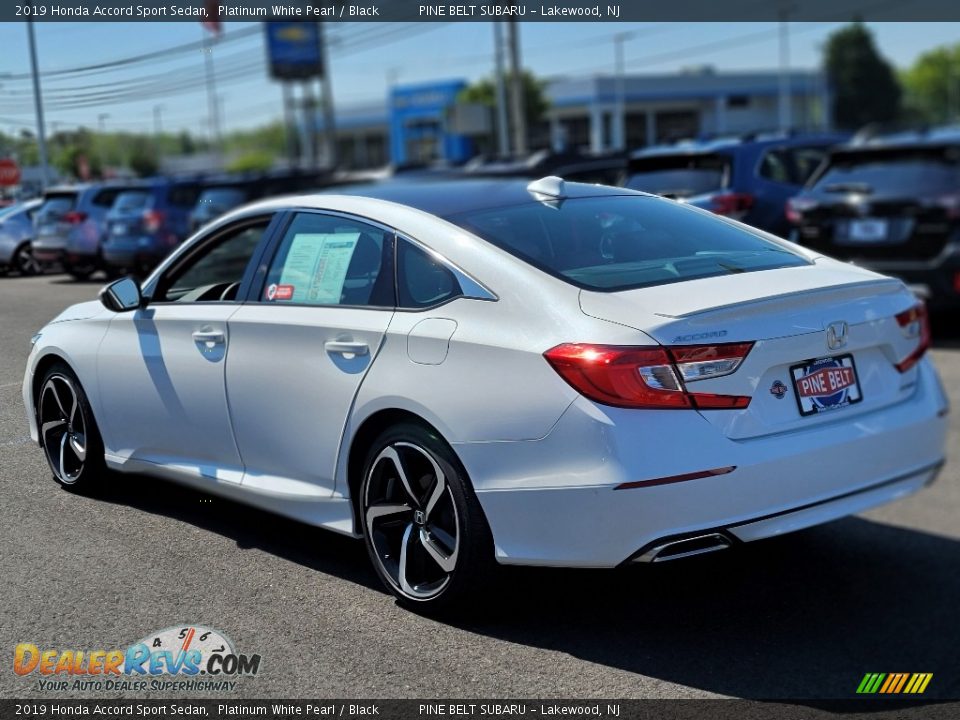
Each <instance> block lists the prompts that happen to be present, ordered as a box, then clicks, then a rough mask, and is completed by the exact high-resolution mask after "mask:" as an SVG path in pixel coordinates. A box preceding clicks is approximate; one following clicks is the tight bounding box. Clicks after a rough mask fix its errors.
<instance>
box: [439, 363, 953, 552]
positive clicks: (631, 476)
mask: <svg viewBox="0 0 960 720" xmlns="http://www.w3.org/2000/svg"><path fill="white" fill-rule="evenodd" d="M921 366H922V367H921V370H920V373H919V379H918V383H917V389H916V392H915V393H914V394H913V395H912V396H911V398H910V399H909V400H906V401H904V402H902V403H899V404H898V405H896V406H893V407H888V408H884V409H881V410H877V411H875V412H873V413H869V414H864V415H859V416H858V417H857V418H856V421H854V422H843V420H842V417H840V416H838V419H837V421H836V422H830V423H825V424H822V425H818V426H817V427H815V428H809V429H803V430H799V431H794V432H789V433H782V434H778V435H776V436H769V437H760V438H755V439H751V440H740V441H734V440H730V439H729V438H727V437H726V436H725V435H723V434H722V433H721V432H719V431H718V430H717V429H716V428H715V427H713V426H712V425H711V424H710V423H709V422H707V421H706V420H704V419H703V418H702V417H701V416H700V415H698V414H697V413H694V412H686V411H677V412H665V411H630V410H619V409H615V408H606V407H600V406H596V405H593V404H591V403H589V402H586V401H583V400H577V401H576V402H575V403H574V404H573V405H571V407H570V408H569V409H568V410H567V412H566V413H565V414H564V416H563V417H562V418H561V419H560V421H559V422H558V423H557V425H556V426H555V427H554V429H553V430H552V431H551V433H550V434H549V435H547V437H545V438H543V439H542V440H539V441H533V442H526V443H463V444H458V445H456V446H455V449H456V451H457V452H458V454H459V455H460V458H461V460H462V461H463V463H464V465H465V466H466V468H467V471H468V472H469V473H470V475H471V478H472V480H473V483H474V487H475V489H476V492H477V496H478V498H479V500H480V503H481V505H482V506H483V508H484V511H485V512H486V515H487V519H488V521H489V523H490V527H491V530H492V532H493V536H494V541H495V544H496V551H497V559H498V560H499V561H500V562H501V563H506V564H529V565H556V566H576V567H612V566H616V565H619V564H621V563H623V562H625V561H629V560H632V559H635V558H636V557H638V556H639V555H642V554H644V552H646V550H648V549H649V548H651V547H652V546H655V545H656V544H658V543H663V542H664V541H665V540H668V539H671V538H676V537H686V536H692V535H697V534H703V533H705V532H710V531H715V530H719V531H721V532H722V533H723V534H724V535H725V536H726V537H729V538H731V540H733V541H751V540H756V539H759V538H763V537H769V536H771V535H778V534H782V533H785V532H790V531H793V530H798V529H801V528H805V527H809V526H811V525H816V524H818V523H822V522H827V521H829V520H833V519H836V518H839V517H843V516H845V515H849V514H851V513H856V512H860V511H862V510H865V509H867V508H869V507H874V506H876V505H880V504H883V503H886V502H890V501H891V500H895V499H897V498H899V497H903V496H904V495H907V494H909V493H912V492H914V491H916V490H919V489H920V488H922V487H923V486H924V485H925V484H927V483H929V482H932V480H933V479H934V478H935V477H936V471H937V469H938V467H939V465H940V464H941V463H942V460H943V457H944V446H945V441H946V432H947V418H946V406H947V401H946V398H945V397H944V395H943V391H942V388H941V386H940V384H939V381H938V379H937V377H936V373H935V371H934V370H933V367H932V365H930V363H929V360H924V361H922V363H921ZM492 446H499V447H492ZM730 466H735V467H736V469H735V470H733V471H732V472H729V473H726V474H722V475H713V476H707V477H700V478H697V479H689V480H683V481H677V482H669V483H664V484H657V485H648V486H645V487H639V488H633V489H621V490H616V489H614V488H615V487H616V486H617V485H619V484H621V483H624V482H633V481H638V480H649V479H656V478H675V477H676V476H683V475H686V474H691V473H697V472H699V471H703V470H709V469H713V468H724V467H730Z"/></svg>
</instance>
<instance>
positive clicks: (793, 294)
mask: <svg viewBox="0 0 960 720" xmlns="http://www.w3.org/2000/svg"><path fill="white" fill-rule="evenodd" d="M868 287H876V288H883V289H884V292H883V293H882V294H891V295H892V294H894V293H897V292H900V291H902V290H903V289H904V285H903V283H902V282H901V281H899V280H897V279H896V278H887V279H881V280H865V281H857V282H851V283H844V284H842V285H827V286H825V287H819V288H810V289H808V290H791V291H789V292H785V293H778V294H776V295H767V296H765V297H761V298H755V299H751V300H739V301H737V302H732V303H727V304H725V305H713V306H711V307H709V308H702V309H700V310H693V311H691V312H688V313H683V314H679V315H670V314H668V313H665V312H656V311H654V312H652V313H651V314H652V315H656V316H657V317H662V318H668V319H670V320H683V319H687V318H693V317H697V316H698V315H707V314H711V313H715V312H719V311H725V310H733V309H736V308H739V307H745V306H748V305H762V304H765V303H773V302H781V301H783V300H784V299H785V298H799V297H804V296H812V295H818V294H820V293H822V292H824V291H832V290H843V291H853V290H859V289H864V288H868Z"/></svg>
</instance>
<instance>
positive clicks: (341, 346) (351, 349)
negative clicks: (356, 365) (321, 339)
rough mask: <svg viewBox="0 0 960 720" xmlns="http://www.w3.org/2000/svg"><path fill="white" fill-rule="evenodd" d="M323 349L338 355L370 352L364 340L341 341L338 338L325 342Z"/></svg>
mask: <svg viewBox="0 0 960 720" xmlns="http://www.w3.org/2000/svg"><path fill="white" fill-rule="evenodd" d="M323 349H324V350H326V351H327V352H328V353H337V354H339V355H366V354H367V353H369V352H370V346H369V345H367V344H366V343H364V342H342V341H340V340H330V341H328V342H325V343H324V344H323Z"/></svg>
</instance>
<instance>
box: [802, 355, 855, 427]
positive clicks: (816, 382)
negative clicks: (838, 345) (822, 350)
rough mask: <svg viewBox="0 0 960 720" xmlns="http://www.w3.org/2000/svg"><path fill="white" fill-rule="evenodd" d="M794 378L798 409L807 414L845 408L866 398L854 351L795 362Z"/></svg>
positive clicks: (806, 415) (805, 415)
mask: <svg viewBox="0 0 960 720" xmlns="http://www.w3.org/2000/svg"><path fill="white" fill-rule="evenodd" d="M850 378H852V381H850ZM790 380H791V382H792V383H793V396H794V397H795V398H796V400H797V409H798V410H799V411H800V415H801V416H803V417H808V416H810V415H819V414H820V413H824V412H832V411H834V410H841V409H843V408H845V407H849V406H850V405H856V404H857V403H859V402H861V401H862V400H863V389H862V388H861V387H860V374H859V373H858V372H857V365H856V362H855V361H854V359H853V355H852V354H851V353H845V354H843V355H831V356H828V357H821V358H813V359H810V360H804V361H803V362H801V363H797V364H796V365H792V366H791V367H790ZM805 381H806V382H805ZM841 385H842V386H841ZM831 390H833V392H830V391H831Z"/></svg>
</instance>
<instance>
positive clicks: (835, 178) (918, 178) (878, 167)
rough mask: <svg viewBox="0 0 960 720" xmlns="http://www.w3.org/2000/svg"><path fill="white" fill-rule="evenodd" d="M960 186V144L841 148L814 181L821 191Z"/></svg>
mask: <svg viewBox="0 0 960 720" xmlns="http://www.w3.org/2000/svg"><path fill="white" fill-rule="evenodd" d="M958 188H960V148H946V149H937V148H931V149H926V148H921V149H905V150H882V151H862V152H842V153H837V154H836V155H834V156H833V157H831V159H830V162H829V164H828V165H827V167H826V168H825V169H824V171H823V172H822V173H820V174H819V176H818V177H817V178H816V180H815V181H814V185H813V189H814V190H816V191H819V192H824V193H860V194H864V195H907V196H910V197H916V196H918V195H931V194H942V193H952V192H956V191H957V189H958Z"/></svg>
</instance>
